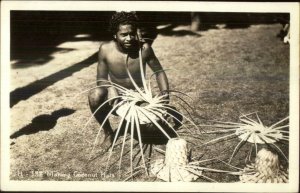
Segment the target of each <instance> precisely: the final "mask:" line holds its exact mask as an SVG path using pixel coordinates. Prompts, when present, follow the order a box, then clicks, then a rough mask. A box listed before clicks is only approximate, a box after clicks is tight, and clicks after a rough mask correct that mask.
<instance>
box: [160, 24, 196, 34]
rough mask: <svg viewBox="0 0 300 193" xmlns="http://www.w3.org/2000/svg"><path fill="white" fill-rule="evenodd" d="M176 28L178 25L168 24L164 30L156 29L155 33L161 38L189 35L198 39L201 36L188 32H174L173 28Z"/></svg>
mask: <svg viewBox="0 0 300 193" xmlns="http://www.w3.org/2000/svg"><path fill="white" fill-rule="evenodd" d="M177 26H178V24H170V25H167V26H166V27H164V28H161V29H158V30H157V32H158V33H159V34H161V35H163V36H179V37H181V36H186V35H190V36H197V37H200V36H201V35H200V34H198V33H196V32H193V31H190V30H174V28H176V27H177Z"/></svg>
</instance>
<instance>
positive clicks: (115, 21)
mask: <svg viewBox="0 0 300 193" xmlns="http://www.w3.org/2000/svg"><path fill="white" fill-rule="evenodd" d="M120 24H122V25H125V24H131V25H132V26H133V27H134V28H137V25H138V17H137V15H136V13H135V12H125V11H121V12H116V13H114V14H113V16H112V17H111V20H110V23H109V31H110V32H111V33H112V34H116V33H117V32H118V31H119V25H120Z"/></svg>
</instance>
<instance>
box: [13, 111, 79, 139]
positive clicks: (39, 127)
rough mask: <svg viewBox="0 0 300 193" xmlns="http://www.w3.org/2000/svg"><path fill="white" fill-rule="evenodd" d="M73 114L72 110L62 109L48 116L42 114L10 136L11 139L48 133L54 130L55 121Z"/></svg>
mask: <svg viewBox="0 0 300 193" xmlns="http://www.w3.org/2000/svg"><path fill="white" fill-rule="evenodd" d="M74 112H75V110H73V109H68V108H62V109H59V110H56V111H54V112H52V113H51V114H50V115H49V114H48V115H47V114H43V115H39V116H37V117H35V118H33V119H32V121H31V123H30V124H29V125H27V126H25V127H23V128H21V129H20V130H18V131H17V132H15V133H14V134H12V135H11V136H10V138H11V139H16V138H18V137H20V136H22V135H31V134H34V133H38V132H39V131H49V130H50V129H52V128H54V127H55V125H56V123H57V120H58V119H59V118H61V117H65V116H68V115H71V114H73V113H74Z"/></svg>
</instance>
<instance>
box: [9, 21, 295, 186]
mask: <svg viewBox="0 0 300 193" xmlns="http://www.w3.org/2000/svg"><path fill="white" fill-rule="evenodd" d="M280 28H281V25H279V24H272V25H252V26H250V27H248V28H240V29H239V28H237V29H227V28H220V29H211V30H207V31H203V32H199V33H198V35H192V34H188V35H184V34H181V35H180V36H179V35H178V36H176V35H173V36H172V35H170V36H163V35H159V36H158V38H157V39H156V40H155V42H154V44H153V48H154V50H155V52H156V55H157V57H158V58H159V60H160V62H161V63H162V65H163V67H164V68H165V69H170V70H169V71H167V76H168V78H169V82H170V87H171V88H172V89H174V90H179V91H182V92H184V93H186V94H188V95H190V96H191V97H192V98H193V101H191V100H190V101H189V102H190V104H191V106H193V107H194V108H195V110H196V113H195V114H194V119H195V121H196V123H197V124H207V123H209V121H210V120H220V121H233V122H238V121H239V120H238V117H239V116H240V115H241V113H245V114H246V113H251V112H258V114H259V116H260V118H261V120H262V121H263V122H264V123H265V125H267V126H268V125H271V124H272V123H275V122H277V121H279V120H281V119H283V118H285V117H286V116H288V115H289V45H285V44H283V43H282V42H281V41H280V40H279V39H278V38H277V37H276V34H277V33H278V32H279V30H280ZM182 29H183V30H188V27H187V26H180V27H179V28H176V29H174V30H182ZM174 34H176V33H174ZM98 46H99V42H88V41H84V42H80V41H77V42H66V43H64V44H62V45H61V48H64V49H66V50H67V51H60V52H59V51H58V52H56V53H54V54H53V58H54V59H53V60H51V61H49V62H48V63H46V64H44V65H42V66H31V67H28V68H22V69H12V72H11V73H12V75H11V76H12V88H18V87H21V86H24V85H26V84H30V83H31V82H32V81H35V80H39V79H42V78H43V77H45V76H48V75H50V74H52V73H53V72H55V71H60V70H62V69H64V68H66V67H68V66H70V65H71V64H74V63H77V62H80V61H81V60H83V59H84V58H87V57H89V56H90V55H92V54H93V53H94V52H95V51H96V50H97V49H98ZM95 76H96V63H94V64H92V65H91V66H87V67H86V68H83V69H82V70H80V71H77V72H75V73H73V74H72V75H71V76H68V77H66V78H64V79H61V80H60V81H57V82H55V83H54V84H52V85H50V86H48V87H47V88H46V89H44V90H42V91H41V92H39V93H38V94H35V95H33V96H32V97H30V98H29V99H27V100H24V101H20V102H19V103H17V104H16V105H14V106H13V107H12V108H11V120H12V121H11V134H12V136H14V137H12V139H11V146H10V153H11V154H10V160H11V163H10V166H11V173H10V178H11V179H12V180H76V181H81V180H83V181H87V180H91V181H99V180H100V181H103V180H104V181H119V180H124V179H125V178H126V177H128V176H129V173H128V172H129V171H130V167H129V165H130V161H129V154H128V153H127V154H126V155H125V156H124V157H123V161H122V169H121V178H120V179H119V176H118V168H117V165H118V159H119V152H120V146H117V147H116V149H115V150H114V154H113V157H112V159H111V160H112V161H111V163H110V168H109V171H108V172H107V175H106V176H104V171H105V164H106V160H107V157H108V153H106V154H104V155H100V154H99V149H100V147H99V145H97V146H96V150H95V151H94V152H91V149H92V146H93V141H94V139H95V136H96V134H97V131H98V129H99V125H98V124H97V123H96V121H95V120H93V121H92V122H91V124H90V125H89V126H88V127H87V128H86V129H85V130H83V126H84V124H85V123H86V121H87V120H88V118H89V116H91V113H90V110H89V107H88V103H87V95H80V96H79V97H76V98H75V97H74V96H75V95H76V94H78V93H79V92H81V91H83V90H84V89H86V88H87V85H88V84H90V83H92V82H93V81H95ZM173 103H174V104H175V103H176V99H173ZM178 108H179V110H180V111H182V112H184V111H183V109H182V108H180V106H179V107H178ZM117 121H118V119H117V118H115V117H113V118H112V124H113V125H114V126H116V124H117ZM191 129H192V127H191ZM20 131H21V132H20ZM218 136H219V135H200V136H199V138H195V136H193V135H190V134H188V135H184V136H182V137H183V138H185V139H187V140H189V141H190V142H191V143H193V144H194V145H192V146H193V151H192V156H193V157H201V159H207V158H214V157H219V158H220V159H224V160H226V159H228V158H229V157H230V155H231V153H232V151H233V149H234V147H235V145H236V144H237V143H238V140H237V139H230V140H226V141H222V142H220V143H215V144H212V145H209V146H204V147H198V145H200V144H201V143H203V142H207V141H209V140H211V139H213V138H216V137H218ZM118 142H121V140H119V141H118ZM128 146H129V145H128ZM280 146H281V147H282V148H283V150H284V152H285V153H286V154H288V145H285V144H281V145H280ZM249 147H250V146H249V145H248V144H247V145H245V146H243V148H241V149H240V150H239V153H238V154H237V155H236V156H235V157H234V159H233V161H232V165H234V166H237V167H241V168H243V167H244V166H245V161H244V160H245V156H246V153H247V152H248V151H249ZM126 148H127V151H128V150H129V147H126ZM159 148H161V149H164V146H163V145H161V146H159ZM125 152H126V151H125ZM135 152H136V153H137V152H138V147H136V148H135ZM91 153H92V158H93V159H91V160H90V161H89V160H88V158H89V156H90V154H91ZM136 153H135V154H136ZM162 156H163V155H161V154H160V153H158V152H156V151H154V153H153V155H152V156H151V159H152V160H155V159H157V158H161V157H162ZM138 157H139V156H136V159H135V160H136V161H137V160H138ZM282 161H283V163H284V164H285V166H287V165H288V164H287V163H285V162H284V160H282ZM207 167H214V168H219V169H230V168H228V166H225V165H224V164H222V163H213V162H210V163H208V165H207ZM20 172H21V173H20ZM206 175H207V176H209V177H211V178H214V179H215V180H217V181H219V182H230V181H237V180H238V177H237V176H230V175H224V174H218V173H207V174H206ZM134 180H135V181H159V179H156V178H155V177H153V176H149V177H148V176H146V174H145V173H144V172H140V173H139V174H137V176H136V177H135V178H134ZM198 181H199V182H201V181H206V180H205V179H202V178H200V179H199V180H198Z"/></svg>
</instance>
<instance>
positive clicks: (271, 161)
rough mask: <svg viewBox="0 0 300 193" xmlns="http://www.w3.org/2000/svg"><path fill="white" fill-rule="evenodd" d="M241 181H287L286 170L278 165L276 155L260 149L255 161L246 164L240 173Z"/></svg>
mask: <svg viewBox="0 0 300 193" xmlns="http://www.w3.org/2000/svg"><path fill="white" fill-rule="evenodd" d="M240 181H241V182H243V183H288V172H287V171H285V170H284V169H283V166H282V165H280V163H279V159H278V155H277V154H274V153H273V152H271V151H269V150H266V149H265V148H263V149H261V150H260V151H259V152H258V153H257V156H256V158H255V162H254V163H251V164H248V165H247V166H246V167H245V168H244V169H243V171H242V172H241V175H240Z"/></svg>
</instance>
